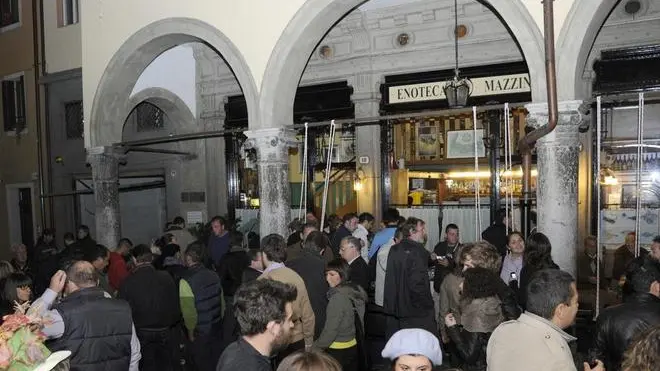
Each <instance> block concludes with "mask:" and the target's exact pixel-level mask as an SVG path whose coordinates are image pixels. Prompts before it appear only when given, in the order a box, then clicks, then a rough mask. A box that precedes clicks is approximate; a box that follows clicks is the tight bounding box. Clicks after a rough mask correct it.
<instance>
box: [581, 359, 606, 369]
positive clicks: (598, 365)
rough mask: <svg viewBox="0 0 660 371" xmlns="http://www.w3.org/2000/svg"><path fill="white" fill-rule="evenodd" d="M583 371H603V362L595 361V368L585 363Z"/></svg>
mask: <svg viewBox="0 0 660 371" xmlns="http://www.w3.org/2000/svg"><path fill="white" fill-rule="evenodd" d="M584 371H605V365H604V364H603V362H601V361H599V360H596V366H595V367H594V368H591V366H589V364H588V363H587V362H584Z"/></svg>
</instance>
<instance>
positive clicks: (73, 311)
mask: <svg viewBox="0 0 660 371" xmlns="http://www.w3.org/2000/svg"><path fill="white" fill-rule="evenodd" d="M53 309H56V310H57V311H58V312H59V314H60V315H61V316H62V320H63V321H64V334H63V335H62V336H61V337H60V338H58V339H55V340H52V341H49V342H48V343H47V344H46V345H47V346H48V348H49V349H50V350H51V351H53V352H56V351H59V350H70V351H71V357H70V358H69V359H70V362H71V370H76V371H81V370H90V371H97V370H107V371H111V370H112V371H114V370H116V371H126V370H128V366H129V364H130V359H131V337H132V334H133V330H132V325H133V321H132V318H131V307H130V306H129V305H128V303H127V302H125V301H123V300H118V299H109V298H106V297H105V296H104V294H103V290H101V289H100V288H98V287H91V288H87V289H82V290H79V291H76V292H74V293H73V294H71V295H69V296H67V297H66V298H65V299H64V300H62V302H61V303H59V304H58V305H56V306H54V308H53Z"/></svg>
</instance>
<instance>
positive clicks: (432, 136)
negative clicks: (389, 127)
mask: <svg viewBox="0 0 660 371" xmlns="http://www.w3.org/2000/svg"><path fill="white" fill-rule="evenodd" d="M441 136H442V134H441V133H439V131H438V127H437V126H436V125H432V124H430V123H427V122H423V123H419V124H418V125H417V143H416V146H415V147H416V149H417V151H416V152H417V153H416V155H417V156H416V157H417V159H419V160H435V159H437V158H438V157H439V156H440V154H439V152H440V144H441V143H442V138H441Z"/></svg>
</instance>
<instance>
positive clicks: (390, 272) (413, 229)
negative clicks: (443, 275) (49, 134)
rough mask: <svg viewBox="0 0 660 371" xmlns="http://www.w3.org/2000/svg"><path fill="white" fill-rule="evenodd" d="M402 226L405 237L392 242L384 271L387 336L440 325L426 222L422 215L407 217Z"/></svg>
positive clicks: (433, 328)
mask: <svg viewBox="0 0 660 371" xmlns="http://www.w3.org/2000/svg"><path fill="white" fill-rule="evenodd" d="M401 230H402V233H403V240H402V241H401V242H400V243H398V244H396V245H394V246H392V248H391V250H390V253H389V256H388V259H387V270H386V272H387V273H386V274H385V292H384V300H383V309H384V310H385V312H386V313H388V314H389V315H390V317H388V320H387V337H388V338H389V337H391V336H392V335H393V334H394V333H395V332H396V331H398V330H400V329H406V328H421V329H424V330H427V331H429V332H431V333H433V334H435V333H437V330H438V327H437V325H436V321H435V313H434V312H435V310H434V305H433V298H432V297H431V283H430V280H429V275H428V267H429V260H430V254H429V252H428V251H426V249H425V248H424V244H425V243H426V238H427V235H426V225H425V223H424V222H423V221H422V220H420V219H417V218H408V219H407V220H406V222H405V223H404V224H403V226H402V227H401Z"/></svg>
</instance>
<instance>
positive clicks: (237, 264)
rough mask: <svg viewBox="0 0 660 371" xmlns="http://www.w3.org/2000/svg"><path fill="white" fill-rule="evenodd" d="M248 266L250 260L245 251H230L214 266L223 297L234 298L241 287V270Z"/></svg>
mask: <svg viewBox="0 0 660 371" xmlns="http://www.w3.org/2000/svg"><path fill="white" fill-rule="evenodd" d="M249 265H250V258H249V257H248V255H247V253H246V252H245V250H239V251H236V250H232V251H230V252H228V253H226V254H225V256H224V257H223V258H222V260H220V264H218V265H217V266H216V272H218V276H219V277H220V282H222V291H223V292H224V294H225V296H234V294H235V293H236V290H238V287H239V286H240V285H241V281H242V279H243V270H244V269H245V268H247V267H248V266H249Z"/></svg>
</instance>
